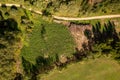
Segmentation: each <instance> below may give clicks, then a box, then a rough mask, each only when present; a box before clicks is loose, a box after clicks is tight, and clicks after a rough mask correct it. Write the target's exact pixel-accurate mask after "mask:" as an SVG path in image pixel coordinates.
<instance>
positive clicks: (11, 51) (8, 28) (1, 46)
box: [0, 18, 20, 80]
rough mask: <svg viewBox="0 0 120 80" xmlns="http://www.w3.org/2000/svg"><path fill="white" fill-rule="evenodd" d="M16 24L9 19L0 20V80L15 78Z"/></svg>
mask: <svg viewBox="0 0 120 80" xmlns="http://www.w3.org/2000/svg"><path fill="white" fill-rule="evenodd" d="M19 33H20V30H19V29H18V23H17V22H16V21H15V20H14V19H12V18H10V19H6V20H4V19H3V20H0V80H13V79H14V77H15V72H16V71H14V67H15V62H16V59H15V53H16V52H15V51H16V50H17V49H19V48H18V45H16V43H18V42H19V41H20V40H19V39H20V38H18V37H17V36H18V35H19Z"/></svg>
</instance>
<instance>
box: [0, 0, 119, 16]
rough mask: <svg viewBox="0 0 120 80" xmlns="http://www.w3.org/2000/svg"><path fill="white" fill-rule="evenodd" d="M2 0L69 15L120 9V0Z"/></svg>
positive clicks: (50, 12)
mask: <svg viewBox="0 0 120 80" xmlns="http://www.w3.org/2000/svg"><path fill="white" fill-rule="evenodd" d="M0 2H1V3H16V4H21V5H24V6H25V7H27V8H31V9H33V10H38V11H41V12H43V11H45V12H47V13H49V14H53V15H57V16H67V17H87V16H89V17H90V16H98V15H107V14H117V13H119V11H120V7H119V6H120V4H119V3H120V1H119V0H114V1H113V0H59V1H58V0H21V1H18V0H14V1H12V0H2V1H0ZM63 13H64V14H63Z"/></svg>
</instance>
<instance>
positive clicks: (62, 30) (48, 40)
mask: <svg viewBox="0 0 120 80" xmlns="http://www.w3.org/2000/svg"><path fill="white" fill-rule="evenodd" d="M42 25H43V26H44V27H45V30H46V33H45V34H44V35H45V38H42V37H41V29H42ZM74 47H75V45H74V41H73V38H72V37H71V35H70V32H69V31H68V29H67V28H66V27H65V26H63V25H61V24H57V23H53V22H47V21H44V20H42V19H39V20H38V21H37V22H35V27H34V28H33V31H32V33H31V34H29V35H28V37H27V46H24V47H23V49H22V51H21V54H22V56H24V57H25V58H26V59H27V60H30V61H31V62H33V63H34V61H35V59H36V58H37V57H38V56H40V55H46V54H47V55H50V56H53V57H54V56H55V55H56V54H58V55H61V54H62V55H66V56H70V55H71V54H72V53H74Z"/></svg>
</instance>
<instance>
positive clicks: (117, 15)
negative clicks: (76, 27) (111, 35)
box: [0, 3, 120, 21]
mask: <svg viewBox="0 0 120 80" xmlns="http://www.w3.org/2000/svg"><path fill="white" fill-rule="evenodd" d="M5 5H6V6H9V7H10V6H13V5H14V6H16V7H20V8H23V9H27V10H29V11H31V12H34V13H36V14H40V15H41V14H42V12H40V11H37V10H32V9H31V8H29V9H28V8H26V7H25V6H23V5H20V4H5ZM0 6H2V4H1V3H0ZM52 16H53V18H54V19H57V20H63V21H64V20H67V21H70V20H73V21H82V20H94V19H106V18H120V14H115V15H103V16H94V17H85V18H70V17H60V16H55V15H52Z"/></svg>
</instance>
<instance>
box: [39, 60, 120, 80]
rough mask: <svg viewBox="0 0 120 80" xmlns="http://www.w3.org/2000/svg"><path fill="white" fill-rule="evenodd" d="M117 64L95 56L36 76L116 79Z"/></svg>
mask: <svg viewBox="0 0 120 80" xmlns="http://www.w3.org/2000/svg"><path fill="white" fill-rule="evenodd" d="M119 66H120V65H119V64H118V63H117V62H116V61H114V60H111V59H107V58H97V59H91V60H86V61H82V62H78V63H74V64H70V65H68V66H67V67H66V68H65V69H63V70H61V71H59V70H57V69H54V70H52V71H51V72H49V73H48V74H44V75H42V76H41V75H40V76H38V77H41V79H42V80H118V79H120V76H119V74H120V73H119V71H120V67H119ZM38 80H39V79H38Z"/></svg>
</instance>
